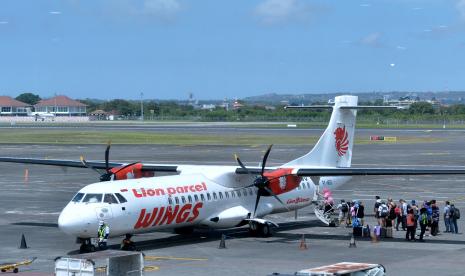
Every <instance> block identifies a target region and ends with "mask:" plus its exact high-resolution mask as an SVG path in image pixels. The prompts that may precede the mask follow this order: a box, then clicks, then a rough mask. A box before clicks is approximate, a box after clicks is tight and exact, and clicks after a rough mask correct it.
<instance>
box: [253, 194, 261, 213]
mask: <svg viewBox="0 0 465 276" xmlns="http://www.w3.org/2000/svg"><path fill="white" fill-rule="evenodd" d="M260 191H261V190H260V189H259V190H258V191H257V199H256V200H255V208H254V210H253V217H254V218H255V213H256V212H257V207H258V202H259V201H260V196H261V192H260Z"/></svg>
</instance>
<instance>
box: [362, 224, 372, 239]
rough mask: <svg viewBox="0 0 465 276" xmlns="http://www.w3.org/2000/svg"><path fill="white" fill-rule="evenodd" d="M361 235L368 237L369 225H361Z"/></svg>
mask: <svg viewBox="0 0 465 276" xmlns="http://www.w3.org/2000/svg"><path fill="white" fill-rule="evenodd" d="M362 236H363V237H365V238H369V237H370V226H368V225H367V226H363V229H362Z"/></svg>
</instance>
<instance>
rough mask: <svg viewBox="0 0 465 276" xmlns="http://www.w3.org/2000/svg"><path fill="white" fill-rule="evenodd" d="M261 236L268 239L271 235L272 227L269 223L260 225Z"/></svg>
mask: <svg viewBox="0 0 465 276" xmlns="http://www.w3.org/2000/svg"><path fill="white" fill-rule="evenodd" d="M260 234H261V236H262V237H268V236H270V234H271V231H270V225H269V224H268V223H265V224H261V225H260Z"/></svg>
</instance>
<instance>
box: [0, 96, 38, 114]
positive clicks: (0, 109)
mask: <svg viewBox="0 0 465 276" xmlns="http://www.w3.org/2000/svg"><path fill="white" fill-rule="evenodd" d="M28 107H31V106H30V105H29V104H27V103H23V102H20V101H18V100H15V99H13V98H12V97H8V96H0V115H2V116H26V115H27V109H26V108H28Z"/></svg>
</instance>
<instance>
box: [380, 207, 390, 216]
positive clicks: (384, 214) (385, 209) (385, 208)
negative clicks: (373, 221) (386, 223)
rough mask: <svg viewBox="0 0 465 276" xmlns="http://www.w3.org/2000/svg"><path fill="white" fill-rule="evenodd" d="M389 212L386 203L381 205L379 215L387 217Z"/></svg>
mask: <svg viewBox="0 0 465 276" xmlns="http://www.w3.org/2000/svg"><path fill="white" fill-rule="evenodd" d="M388 214H389V209H388V207H387V205H386V204H383V205H381V212H380V217H383V218H384V217H387V215H388Z"/></svg>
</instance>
